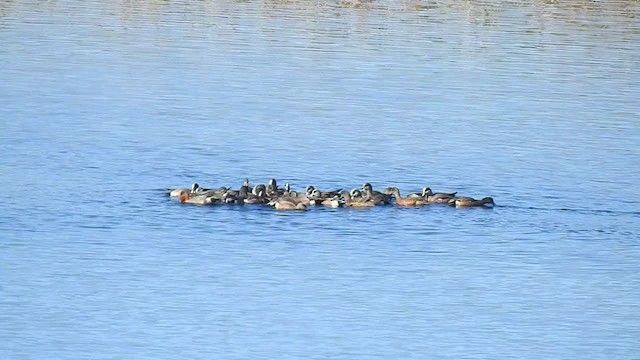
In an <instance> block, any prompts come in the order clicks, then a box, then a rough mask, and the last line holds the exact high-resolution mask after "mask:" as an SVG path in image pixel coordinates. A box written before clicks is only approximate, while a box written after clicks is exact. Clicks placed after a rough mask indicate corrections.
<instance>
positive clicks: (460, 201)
mask: <svg viewBox="0 0 640 360" xmlns="http://www.w3.org/2000/svg"><path fill="white" fill-rule="evenodd" d="M448 204H449V205H451V206H455V207H457V208H460V207H480V206H484V207H493V206H495V203H494V202H493V198H491V197H485V198H482V199H480V200H476V199H474V198H472V197H468V196H458V197H455V198H453V199H451V200H449V202H448Z"/></svg>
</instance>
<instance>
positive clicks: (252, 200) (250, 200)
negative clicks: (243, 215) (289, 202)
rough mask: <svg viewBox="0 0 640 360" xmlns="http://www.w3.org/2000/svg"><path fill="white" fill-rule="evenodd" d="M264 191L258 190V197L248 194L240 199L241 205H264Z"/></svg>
mask: <svg viewBox="0 0 640 360" xmlns="http://www.w3.org/2000/svg"><path fill="white" fill-rule="evenodd" d="M264 195H265V193H264V190H260V192H258V195H253V194H248V195H247V197H245V198H243V199H242V203H243V204H264V203H265V202H266V198H265V196H264Z"/></svg>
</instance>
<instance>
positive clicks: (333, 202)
mask: <svg viewBox="0 0 640 360" xmlns="http://www.w3.org/2000/svg"><path fill="white" fill-rule="evenodd" d="M320 205H322V206H324V207H330V208H338V207H340V206H342V203H341V202H340V196H339V195H337V196H334V197H332V198H331V199H325V200H323V201H322V202H321V203H320Z"/></svg>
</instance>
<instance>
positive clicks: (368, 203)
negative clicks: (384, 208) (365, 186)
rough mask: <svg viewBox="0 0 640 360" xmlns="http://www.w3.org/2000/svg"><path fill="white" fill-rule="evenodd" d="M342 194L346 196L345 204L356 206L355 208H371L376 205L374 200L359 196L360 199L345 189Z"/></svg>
mask: <svg viewBox="0 0 640 360" xmlns="http://www.w3.org/2000/svg"><path fill="white" fill-rule="evenodd" d="M355 190H357V189H355ZM357 191H360V190H357ZM341 195H342V197H343V198H344V206H348V207H354V208H370V207H374V206H376V204H375V202H373V200H364V199H362V198H359V199H354V198H352V197H351V194H350V193H349V192H348V191H343V192H342V194H341Z"/></svg>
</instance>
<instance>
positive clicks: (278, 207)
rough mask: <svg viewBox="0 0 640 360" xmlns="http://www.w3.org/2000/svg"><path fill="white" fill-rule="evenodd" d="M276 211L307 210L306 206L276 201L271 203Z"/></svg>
mask: <svg viewBox="0 0 640 360" xmlns="http://www.w3.org/2000/svg"><path fill="white" fill-rule="evenodd" d="M273 207H274V208H276V210H307V206H306V205H305V204H303V203H301V202H299V203H295V202H291V201H286V200H276V201H274V202H273Z"/></svg>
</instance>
